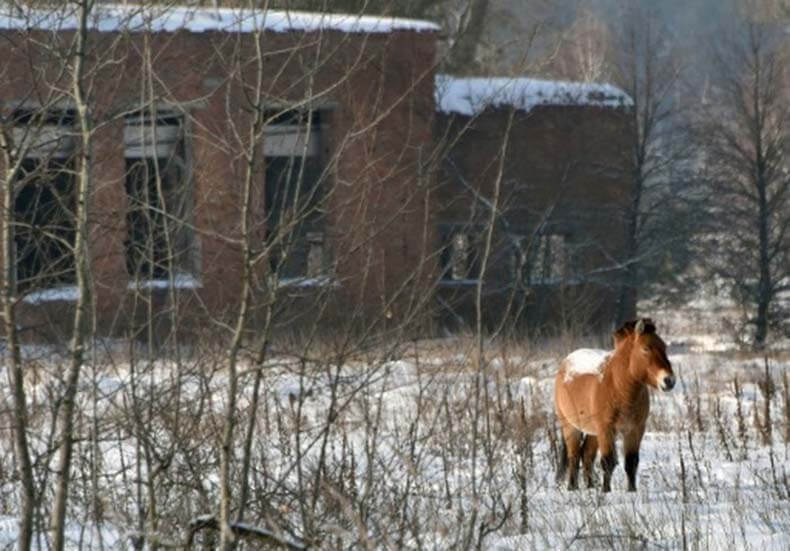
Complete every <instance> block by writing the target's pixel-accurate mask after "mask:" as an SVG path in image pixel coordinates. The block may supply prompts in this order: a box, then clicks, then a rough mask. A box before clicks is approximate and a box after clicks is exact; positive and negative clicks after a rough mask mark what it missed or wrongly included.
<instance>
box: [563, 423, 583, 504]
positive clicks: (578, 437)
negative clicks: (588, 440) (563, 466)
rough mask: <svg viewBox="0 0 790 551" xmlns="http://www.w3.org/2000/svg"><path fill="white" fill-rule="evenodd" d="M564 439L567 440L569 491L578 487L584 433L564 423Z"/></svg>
mask: <svg viewBox="0 0 790 551" xmlns="http://www.w3.org/2000/svg"><path fill="white" fill-rule="evenodd" d="M562 438H563V439H564V440H565V449H566V458H567V461H568V489H569V490H575V489H576V488H577V487H578V482H577V479H578V474H579V452H580V451H581V441H582V433H581V432H580V431H579V430H577V429H576V428H574V427H573V426H571V425H570V424H569V423H566V422H563V423H562Z"/></svg>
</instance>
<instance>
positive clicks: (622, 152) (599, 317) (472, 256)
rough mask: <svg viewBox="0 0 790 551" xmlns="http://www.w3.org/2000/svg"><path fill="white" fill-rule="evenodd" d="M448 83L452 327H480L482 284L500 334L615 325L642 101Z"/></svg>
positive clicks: (532, 84) (554, 88)
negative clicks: (520, 326)
mask: <svg viewBox="0 0 790 551" xmlns="http://www.w3.org/2000/svg"><path fill="white" fill-rule="evenodd" d="M436 82H437V84H436V102H437V112H438V115H437V123H436V130H435V134H436V135H437V139H439V140H441V141H442V142H444V143H445V144H446V145H445V153H444V154H443V159H442V163H441V167H440V171H439V184H438V186H439V193H438V195H439V197H440V207H439V213H438V215H437V216H438V220H439V223H438V230H439V238H440V240H441V241H442V243H443V247H444V248H443V251H444V253H443V255H442V258H441V266H442V279H441V283H440V286H439V292H438V295H439V303H440V306H441V308H442V318H443V319H445V320H447V322H448V323H453V322H455V323H458V324H467V325H469V324H470V321H469V320H474V319H475V315H476V300H477V284H478V281H480V280H481V278H482V281H483V287H482V295H481V306H482V313H483V316H484V318H485V321H486V325H487V326H488V327H490V328H497V327H498V326H500V325H501V324H502V323H513V322H514V321H516V322H526V323H527V324H528V325H529V326H530V327H532V328H534V329H538V330H541V329H549V328H556V327H557V326H565V327H567V326H571V325H576V326H578V328H580V329H582V330H584V329H585V328H589V327H596V328H608V327H609V326H610V325H611V324H613V323H615V321H616V320H614V317H615V315H616V314H615V312H616V310H617V301H618V300H619V290H620V282H621V280H622V277H623V272H622V267H623V266H624V265H625V262H626V261H627V259H625V258H624V250H625V237H626V225H625V224H626V223H625V220H626V217H625V213H626V212H627V209H628V208H630V205H631V198H630V184H629V182H630V178H631V176H632V173H631V171H630V169H629V166H630V155H631V144H632V143H633V136H632V135H631V132H632V125H631V122H630V107H631V100H630V98H629V97H628V96H627V95H626V94H625V93H623V92H622V91H621V90H619V89H617V88H615V87H613V86H610V85H601V84H581V83H569V82H554V81H544V80H537V79H529V78H501V79H497V78H454V77H449V76H444V75H439V76H438V77H437V81H436ZM492 213H495V216H494V217H493V218H492ZM491 220H494V224H493V231H492V232H491V235H490V236H489V235H488V233H487V231H486V229H487V227H488V225H489V222H490V221H491ZM634 308H635V305H634V304H630V305H626V308H625V311H633V310H634Z"/></svg>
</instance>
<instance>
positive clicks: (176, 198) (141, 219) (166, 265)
mask: <svg viewBox="0 0 790 551" xmlns="http://www.w3.org/2000/svg"><path fill="white" fill-rule="evenodd" d="M124 122H125V124H124V142H125V163H126V178H125V187H126V196H127V200H128V207H127V210H126V225H127V236H126V241H125V250H126V269H127V272H128V273H129V275H130V276H131V277H133V278H134V279H135V280H138V281H139V280H147V281H151V280H169V279H170V278H171V277H172V278H175V279H176V280H178V279H179V278H183V277H185V276H189V275H191V274H194V273H195V272H196V265H195V264H196V260H195V237H194V232H193V231H192V225H191V223H190V218H191V214H192V212H191V206H192V193H191V191H192V190H191V182H190V180H189V177H188V174H187V161H186V146H185V143H184V141H185V140H184V135H185V133H184V118H183V117H182V116H180V115H179V114H177V113H175V112H172V111H168V110H157V111H154V112H151V111H139V112H135V113H132V114H130V115H127V116H126V118H125V121H124Z"/></svg>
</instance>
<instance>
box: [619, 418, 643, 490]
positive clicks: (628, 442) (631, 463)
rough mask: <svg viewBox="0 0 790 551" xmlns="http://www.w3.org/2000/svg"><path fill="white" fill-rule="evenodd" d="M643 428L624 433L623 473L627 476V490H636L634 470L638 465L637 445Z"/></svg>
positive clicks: (639, 442)
mask: <svg viewBox="0 0 790 551" xmlns="http://www.w3.org/2000/svg"><path fill="white" fill-rule="evenodd" d="M643 434H644V428H642V429H639V430H635V431H633V432H630V433H628V434H626V435H625V438H624V439H623V451H624V452H625V474H626V475H627V476H628V491H629V492H635V491H636V470H637V468H638V467H639V446H640V444H641V443H642V435H643Z"/></svg>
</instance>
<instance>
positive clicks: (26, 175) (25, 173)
mask: <svg viewBox="0 0 790 551" xmlns="http://www.w3.org/2000/svg"><path fill="white" fill-rule="evenodd" d="M73 123H74V112H73V111H71V110H40V109H39V110H37V109H17V110H15V111H14V113H13V125H14V126H13V132H12V133H13V139H14V144H15V146H16V148H17V150H18V151H19V152H20V153H21V154H22V155H24V157H23V159H22V161H21V166H20V171H19V173H18V174H17V177H16V189H15V197H14V248H15V251H14V255H15V261H16V262H15V264H16V285H17V290H18V291H19V292H22V293H26V292H29V291H32V290H34V289H47V288H52V287H58V286H63V285H70V284H74V282H75V280H76V270H75V263H74V254H73V248H74V239H75V235H76V230H75V227H76V226H75V218H74V213H75V207H76V190H75V186H74V166H73V165H74V163H73V149H74V143H73V134H72V131H73Z"/></svg>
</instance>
